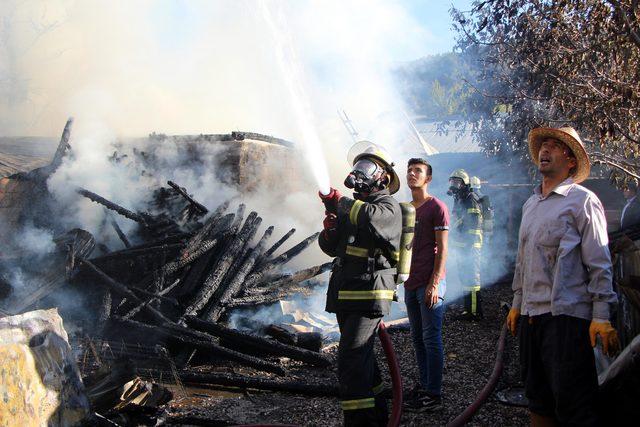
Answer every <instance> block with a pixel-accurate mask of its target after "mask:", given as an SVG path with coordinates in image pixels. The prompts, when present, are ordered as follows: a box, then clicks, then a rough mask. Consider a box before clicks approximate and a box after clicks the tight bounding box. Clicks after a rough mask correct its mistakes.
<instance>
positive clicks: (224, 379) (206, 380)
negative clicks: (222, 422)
mask: <svg viewBox="0 0 640 427" xmlns="http://www.w3.org/2000/svg"><path fill="white" fill-rule="evenodd" d="M178 375H179V376H180V380H182V382H184V383H185V384H192V385H198V386H201V387H202V386H206V385H208V384H209V385H218V386H225V387H241V388H253V389H257V390H270V391H282V392H286V393H294V394H302V395H305V396H331V397H335V396H338V385H337V384H336V383H335V382H334V383H331V384H328V383H325V384H308V383H305V382H304V381H300V380H288V381H287V380H274V379H271V378H261V377H249V376H245V375H239V374H229V373H223V372H193V371H180V372H179V373H178Z"/></svg>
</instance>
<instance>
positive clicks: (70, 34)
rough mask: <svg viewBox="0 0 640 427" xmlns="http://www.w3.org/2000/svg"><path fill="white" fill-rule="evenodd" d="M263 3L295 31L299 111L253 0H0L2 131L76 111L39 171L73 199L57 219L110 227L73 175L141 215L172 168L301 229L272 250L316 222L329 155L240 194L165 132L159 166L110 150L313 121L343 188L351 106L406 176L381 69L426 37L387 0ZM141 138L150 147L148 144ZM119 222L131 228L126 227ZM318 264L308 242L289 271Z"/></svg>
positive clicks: (47, 124) (58, 123) (214, 195)
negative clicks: (150, 167)
mask: <svg viewBox="0 0 640 427" xmlns="http://www.w3.org/2000/svg"><path fill="white" fill-rule="evenodd" d="M264 7H265V8H266V9H267V10H268V12H269V13H271V14H272V16H274V17H275V20H274V23H275V25H276V28H277V29H279V30H280V31H283V30H286V32H287V33H288V34H289V35H291V37H288V38H287V40H286V43H288V44H286V49H288V50H289V51H290V52H293V53H294V54H293V55H290V56H289V57H288V58H287V60H288V61H289V62H291V64H290V65H291V66H292V67H293V69H295V70H297V72H298V76H297V79H298V81H297V82H296V84H297V85H299V86H300V87H301V88H302V90H301V91H300V92H299V95H300V96H301V97H302V98H303V99H302V102H303V104H304V105H306V106H308V108H305V109H304V111H303V119H304V120H302V119H301V118H300V112H299V111H298V109H297V107H296V100H295V98H292V96H291V91H290V90H288V86H289V85H290V84H291V81H290V80H289V79H291V78H292V76H291V75H287V73H285V72H283V68H282V66H280V65H279V64H278V60H277V56H278V42H277V37H276V35H277V34H278V33H277V31H276V32H274V30H273V25H271V26H270V24H269V22H268V20H267V19H266V15H265V10H261V8H260V7H259V3H258V2H256V1H253V0H226V1H215V2H211V1H204V0H201V1H197V0H194V1H189V2H184V1H178V0H176V1H171V0H160V1H151V0H140V1H136V2H101V1H98V0H83V1H73V0H47V1H44V0H32V1H26V2H22V1H17V0H5V1H4V2H3V4H2V6H1V7H0V26H2V28H0V30H1V31H0V32H1V33H2V34H3V37H2V39H0V94H2V95H4V96H1V97H0V129H1V132H3V133H4V134H6V135H48V136H54V135H58V134H59V132H60V130H61V128H62V126H63V124H64V122H65V120H66V118H67V117H68V116H74V117H75V128H74V129H73V131H72V138H71V145H72V147H73V153H72V155H71V156H69V157H67V158H66V159H65V161H64V163H63V164H62V166H61V167H60V168H59V169H58V171H57V172H56V174H55V175H54V176H52V177H51V178H50V180H49V182H48V185H49V189H50V191H51V192H52V193H53V194H54V195H55V197H56V198H57V199H58V200H59V201H60V202H62V203H63V204H65V205H66V206H69V207H72V209H71V210H72V214H71V215H70V216H69V217H66V218H63V220H64V221H66V222H67V223H68V226H69V227H78V226H79V227H82V228H85V229H87V230H88V231H89V232H91V233H94V234H96V238H97V239H98V240H100V238H101V237H104V236H100V235H99V233H101V232H103V229H104V228H105V227H103V225H104V219H105V212H104V209H103V208H102V207H101V206H99V205H97V204H95V203H92V202H90V201H89V200H86V199H82V198H79V197H78V196H77V195H76V194H75V189H76V188H77V187H78V186H80V187H84V188H86V189H88V190H90V191H93V192H96V193H98V194H100V195H101V196H103V197H105V198H107V199H110V200H112V201H114V202H116V203H118V204H120V205H122V206H124V207H125V208H128V209H130V210H133V211H135V210H138V209H144V207H145V206H146V203H147V202H148V201H149V196H150V191H151V190H153V189H155V188H157V187H158V186H159V185H164V183H166V181H167V180H173V181H175V182H177V183H178V184H180V185H181V186H184V187H186V188H187V189H188V191H189V192H191V193H193V194H194V196H195V198H196V199H197V200H198V201H199V202H201V203H203V204H204V205H205V206H207V207H208V208H210V209H213V208H215V207H216V206H217V205H218V204H219V203H220V202H222V200H224V199H228V198H234V197H238V198H241V199H242V200H243V201H244V202H245V203H247V207H248V209H254V210H256V211H258V212H259V214H261V215H262V216H264V217H265V220H264V222H263V228H264V226H266V225H271V224H273V225H275V226H276V230H275V232H274V237H279V236H280V235H282V234H284V233H285V232H286V231H287V230H288V229H290V228H292V227H295V228H297V229H298V232H297V233H296V235H295V237H293V238H291V239H289V241H288V242H287V244H285V245H284V246H283V247H282V248H281V251H283V250H286V249H287V248H288V247H290V246H291V245H293V244H295V243H297V242H299V241H300V240H301V239H302V238H304V237H307V236H308V235H310V234H311V233H312V232H314V231H317V230H318V229H319V228H320V227H321V220H322V216H323V210H324V209H323V207H322V205H321V204H320V202H319V200H318V199H317V191H318V188H317V185H316V184H315V183H314V182H313V180H312V179H311V177H312V176H313V173H312V172H313V169H314V167H318V168H324V167H325V165H323V164H322V163H323V161H322V160H321V157H322V156H308V157H311V158H308V159H304V158H302V156H301V158H300V164H305V165H310V166H305V167H301V168H300V169H301V170H303V171H305V172H304V173H303V176H300V178H299V179H300V183H299V184H300V185H298V186H297V189H296V190H295V191H293V192H292V191H289V190H288V188H289V187H288V185H289V184H290V183H288V182H283V183H282V187H280V188H265V187H264V186H263V187H259V188H258V190H257V191H255V192H254V193H253V195H252V196H251V197H247V195H239V194H237V191H236V190H235V189H233V188H230V187H227V186H224V185H222V184H220V181H219V179H218V178H217V177H216V171H215V170H214V167H215V165H216V164H217V162H218V153H217V151H216V150H215V149H214V148H211V149H210V151H207V156H209V158H207V159H204V161H203V165H202V166H201V167H198V168H194V167H193V165H192V164H190V163H188V162H186V161H185V158H184V156H183V155H182V154H181V152H180V149H179V147H178V146H176V145H175V144H160V145H158V146H156V147H155V148H154V150H155V154H156V155H157V158H158V159H161V160H162V162H161V165H160V166H161V167H160V168H159V171H157V173H156V174H154V175H149V174H142V173H141V171H142V170H144V165H141V164H139V163H136V161H135V160H134V159H133V158H132V157H128V158H125V159H123V160H122V161H121V162H113V161H110V160H109V157H110V156H111V155H112V154H113V152H114V151H115V150H118V151H120V152H128V151H131V150H132V149H133V147H132V146H127V145H126V144H127V142H126V141H129V139H128V138H129V137H139V136H144V135H148V134H149V133H151V132H158V133H162V134H169V135H177V134H191V135H198V134H211V133H229V132H230V131H232V130H244V131H252V132H259V133H263V134H269V135H274V136H277V137H280V138H284V139H288V140H291V141H296V142H303V141H305V140H308V139H309V137H308V132H310V130H309V129H311V130H312V131H313V132H314V133H315V135H317V140H319V141H321V145H322V146H321V147H320V148H321V149H320V150H319V152H320V153H321V154H322V155H323V156H324V157H325V158H326V159H327V162H328V165H327V166H326V167H327V168H328V170H329V176H330V183H331V185H332V186H334V187H336V188H338V189H340V190H341V191H343V193H347V194H348V191H347V190H346V189H345V188H344V186H343V185H342V182H343V180H344V177H345V176H346V174H347V173H348V171H349V166H350V165H348V164H347V161H346V153H347V150H348V148H349V146H350V145H351V144H352V143H353V141H352V140H351V137H350V135H349V134H348V133H347V132H346V131H345V129H344V126H343V123H342V122H341V121H340V119H339V118H338V114H337V111H338V110H344V111H346V112H347V113H348V114H349V116H350V118H351V119H352V120H353V123H354V125H355V127H356V129H357V131H358V132H359V134H360V136H361V137H362V138H368V139H371V140H373V141H374V142H376V143H379V144H381V145H384V146H385V147H386V148H388V149H389V150H390V151H391V152H392V154H393V155H394V156H396V164H397V167H398V172H399V175H400V176H401V179H402V177H403V175H404V173H403V171H404V166H405V164H406V163H405V159H404V158H402V156H404V153H408V152H415V151H416V150H419V147H415V148H414V145H411V144H409V145H410V146H409V147H407V146H406V145H407V141H408V139H407V138H406V137H405V134H404V133H403V131H402V129H405V128H406V123H404V122H403V120H404V119H402V120H401V119H393V118H392V119H388V117H402V115H401V114H399V113H400V112H401V111H403V109H404V105H403V102H402V100H401V99H400V97H399V93H398V91H397V90H396V88H395V87H394V85H393V83H392V78H391V74H390V69H391V66H392V65H393V63H394V62H395V61H399V60H408V59H413V58H415V57H419V56H421V55H423V54H424V51H425V46H428V45H429V41H430V35H429V34H428V33H427V32H426V31H425V30H424V29H423V28H422V27H421V26H420V25H419V24H418V23H417V22H416V21H415V20H414V18H412V16H411V15H410V14H409V13H408V11H407V10H406V9H405V8H404V7H403V6H402V5H401V4H400V3H399V2H395V1H384V0H367V1H365V0H354V1H339V0H330V1H319V0H313V1H311V0H309V1H296V2H280V1H268V0H267V1H265V2H264ZM389 111H391V112H392V115H391V116H389ZM381 118H385V119H384V120H382V119H381ZM301 121H305V122H308V123H306V125H304V126H303V125H302V123H301ZM311 139H313V138H311ZM116 141H119V142H118V143H116ZM123 144H124V146H123ZM138 144H142V145H143V146H142V147H141V148H139V149H142V150H145V149H149V146H146V145H145V144H147V143H146V142H144V140H139V141H138ZM314 148H317V147H314ZM302 153H304V151H302ZM270 161H271V160H270ZM275 163H276V164H274V165H273V167H274V168H277V167H278V165H277V161H276V162H275ZM276 170H277V169H276ZM402 181H404V179H402ZM405 198H406V196H405ZM231 209H233V205H232V208H231ZM118 222H119V223H120V225H121V226H122V228H123V229H124V231H125V232H129V231H130V230H131V229H132V228H133V227H134V226H135V224H134V223H133V222H131V221H128V220H124V219H121V218H118ZM260 234H261V232H259V233H258V236H257V237H256V238H259V236H260ZM326 260H327V258H326V256H325V255H323V254H321V253H320V251H319V250H318V249H317V245H313V246H312V249H310V250H308V251H307V252H306V253H305V257H304V259H296V261H295V263H292V264H291V265H290V266H288V267H289V268H291V269H295V268H297V267H298V266H299V267H307V266H309V264H310V263H312V262H313V263H320V262H324V261H326Z"/></svg>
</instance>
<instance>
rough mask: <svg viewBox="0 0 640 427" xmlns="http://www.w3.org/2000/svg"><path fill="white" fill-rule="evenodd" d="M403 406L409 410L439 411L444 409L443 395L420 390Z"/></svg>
mask: <svg viewBox="0 0 640 427" xmlns="http://www.w3.org/2000/svg"><path fill="white" fill-rule="evenodd" d="M403 406H404V409H405V410H406V411H407V412H437V411H439V410H441V409H442V397H440V396H432V395H430V394H428V393H427V392H426V391H420V392H418V393H417V395H416V397H415V398H414V399H411V400H409V401H407V402H406V403H405V404H404V405H403Z"/></svg>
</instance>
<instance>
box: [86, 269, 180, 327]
mask: <svg viewBox="0 0 640 427" xmlns="http://www.w3.org/2000/svg"><path fill="white" fill-rule="evenodd" d="M79 261H80V262H81V263H82V264H84V265H86V266H87V267H89V269H90V270H91V271H93V272H94V273H95V274H96V275H97V276H98V277H99V278H100V279H102V280H101V281H100V282H98V283H102V284H103V285H105V286H107V287H108V288H109V289H110V290H112V291H114V292H116V293H118V294H120V295H122V296H123V297H125V298H128V299H129V300H131V301H134V302H136V303H138V304H141V303H142V302H143V301H141V300H140V298H138V296H137V295H136V294H135V293H134V292H133V291H132V290H131V289H129V288H128V287H127V286H125V285H123V284H122V283H120V282H118V281H116V280H114V279H112V278H111V277H109V275H107V274H106V273H105V272H104V271H102V270H100V269H99V268H98V267H96V266H95V265H94V264H93V263H92V262H91V261H88V260H85V259H80V260H79ZM136 291H138V292H140V293H144V294H150V295H151V296H152V297H156V298H163V299H164V298H166V297H158V296H157V295H154V294H152V293H150V292H146V291H143V290H142V289H136ZM144 308H145V309H146V310H147V311H148V312H149V313H151V315H152V316H153V317H154V318H156V319H157V320H159V321H161V322H171V320H169V319H167V318H166V317H165V316H164V315H163V314H162V313H160V312H159V311H158V310H156V309H155V308H153V307H151V306H149V305H145V306H144Z"/></svg>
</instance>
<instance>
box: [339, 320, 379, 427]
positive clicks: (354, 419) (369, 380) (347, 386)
mask: <svg viewBox="0 0 640 427" xmlns="http://www.w3.org/2000/svg"><path fill="white" fill-rule="evenodd" d="M336 317H337V319H338V326H339V327H340V344H339V347H338V380H339V383H340V403H341V406H342V412H343V415H344V425H345V426H347V427H352V426H386V425H387V421H388V410H387V402H386V400H385V399H384V397H383V396H382V395H381V392H382V390H383V388H384V384H383V382H382V378H381V377H380V370H379V369H378V364H377V362H376V357H375V353H374V352H373V343H374V340H375V339H376V332H377V330H378V326H379V325H380V320H382V317H373V318H370V317H366V316H365V315H364V314H363V313H347V312H341V313H337V314H336Z"/></svg>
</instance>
